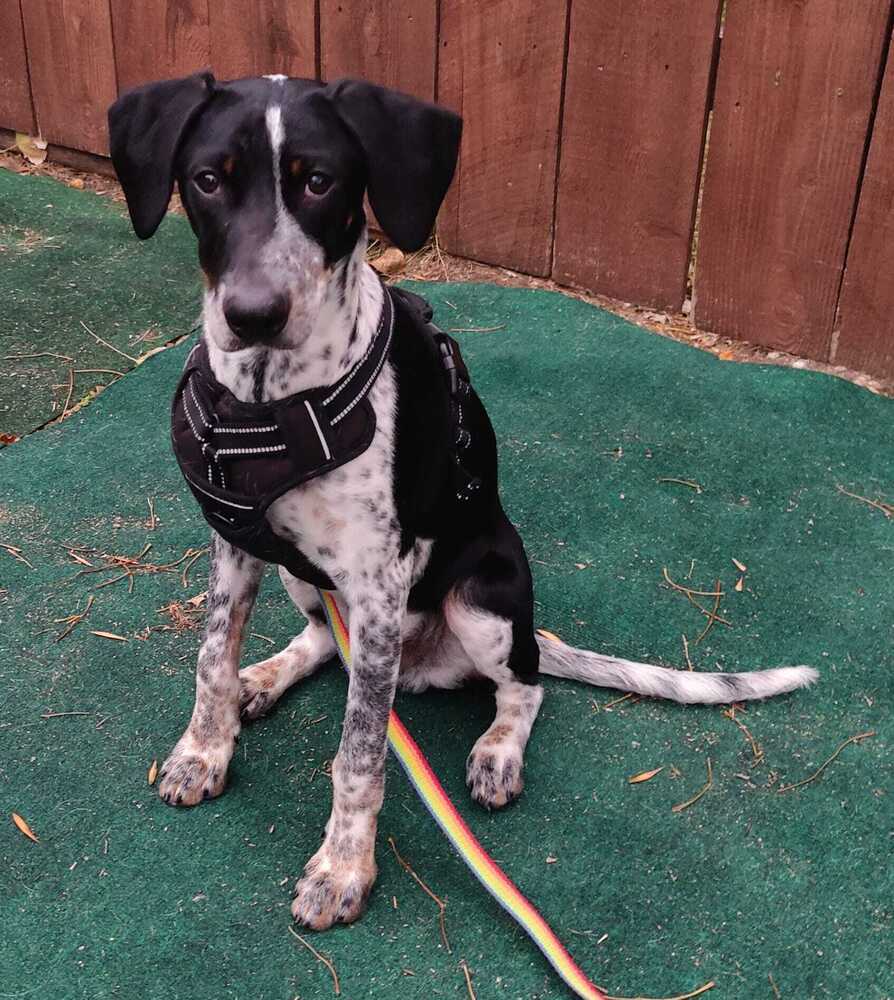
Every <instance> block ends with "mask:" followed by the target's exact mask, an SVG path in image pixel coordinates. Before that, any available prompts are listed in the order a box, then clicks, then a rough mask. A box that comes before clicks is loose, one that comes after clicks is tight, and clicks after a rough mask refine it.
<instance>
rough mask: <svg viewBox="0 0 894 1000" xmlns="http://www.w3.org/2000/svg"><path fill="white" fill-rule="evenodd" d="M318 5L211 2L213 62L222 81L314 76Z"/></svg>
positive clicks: (289, 0) (277, 0) (292, 0)
mask: <svg viewBox="0 0 894 1000" xmlns="http://www.w3.org/2000/svg"><path fill="white" fill-rule="evenodd" d="M314 20H315V18H314V0H211V2H210V21H211V63H212V66H213V68H214V72H215V73H216V74H217V76H219V77H220V78H221V79H235V78H236V77H241V76H260V75H262V74H264V73H285V74H286V75H287V76H301V77H310V78H312V77H314V76H316V28H315V25H314Z"/></svg>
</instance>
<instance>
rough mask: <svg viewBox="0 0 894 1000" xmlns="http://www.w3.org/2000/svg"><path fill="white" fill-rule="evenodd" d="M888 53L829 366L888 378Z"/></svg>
mask: <svg viewBox="0 0 894 1000" xmlns="http://www.w3.org/2000/svg"><path fill="white" fill-rule="evenodd" d="M892 164H894V48H892V49H891V54H890V55H889V56H888V66H887V69H886V71H885V78H884V81H883V83H882V91H881V94H880V96H879V105H878V113H877V115H876V118H875V128H874V129H873V132H872V145H871V146H870V147H869V157H868V159H867V161H866V173H865V174H864V177H863V186H862V188H861V190H860V205H859V207H858V209H857V218H856V222H855V224H854V231H853V234H852V236H851V244H850V247H849V250H848V256H847V268H846V270H845V273H844V285H843V287H842V290H841V300H840V303H839V307H838V321H837V323H836V330H835V333H834V334H833V336H832V345H831V351H830V357H829V360H830V361H832V362H834V363H835V364H840V365H847V366H848V367H849V368H856V369H859V370H860V371H866V372H871V373H872V374H873V375H881V376H883V377H887V378H894V333H892V331H894V170H892Z"/></svg>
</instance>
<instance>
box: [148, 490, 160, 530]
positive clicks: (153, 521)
mask: <svg viewBox="0 0 894 1000" xmlns="http://www.w3.org/2000/svg"><path fill="white" fill-rule="evenodd" d="M146 503H147V504H148V505H149V523H148V524H147V525H146V528H147V529H148V530H149V531H155V529H156V528H157V527H158V518H157V517H156V516H155V502H154V501H153V499H152V497H146Z"/></svg>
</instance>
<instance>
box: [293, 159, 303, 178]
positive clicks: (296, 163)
mask: <svg viewBox="0 0 894 1000" xmlns="http://www.w3.org/2000/svg"><path fill="white" fill-rule="evenodd" d="M303 166H304V164H303V163H302V162H301V160H299V159H294V160H292V161H291V163H289V173H290V174H291V175H292V176H293V177H297V176H298V175H299V174H300V173H301V169H302V167H303Z"/></svg>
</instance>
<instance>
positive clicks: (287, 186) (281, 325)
mask: <svg viewBox="0 0 894 1000" xmlns="http://www.w3.org/2000/svg"><path fill="white" fill-rule="evenodd" d="M461 127H462V123H461V120H460V118H459V117H458V116H457V115H455V114H453V113H452V112H450V111H447V110H445V109H444V108H439V107H436V106H435V105H431V104H426V103H424V102H422V101H418V100H416V99H415V98H412V97H408V96H406V95H403V94H398V93H395V92H394V91H390V90H386V89H384V88H382V87H377V86H374V85H373V84H369V83H364V82H361V81H358V80H342V81H340V82H338V83H334V84H330V85H324V84H321V83H318V82H316V81H313V80H295V79H287V78H285V77H281V76H276V77H269V78H267V77H264V78H260V79H251V80H238V81H234V82H231V83H221V82H217V81H215V79H214V78H213V77H212V76H211V74H210V73H198V74H196V75H194V76H189V77H186V78H184V79H181V80H166V81H163V82H161V83H152V84H148V85H146V86H143V87H138V88H137V89H135V90H131V91H129V92H128V93H126V94H124V95H123V96H122V97H120V98H119V99H118V100H117V101H116V102H115V103H114V104H113V105H112V107H111V108H110V109H109V133H110V138H111V151H112V161H113V163H114V165H115V169H116V171H117V173H118V177H119V179H120V181H121V185H122V187H123V188H124V194H125V197H126V199H127V207H128V209H129V210H130V217H131V221H132V222H133V227H134V229H135V231H136V233H137V235H138V236H139V237H140V238H142V239H147V238H148V237H150V236H151V235H152V234H153V233H154V232H155V230H156V229H157V228H158V225H159V223H160V222H161V220H162V218H163V217H164V214H165V211H166V210H167V206H168V202H169V200H170V197H171V193H172V191H173V188H174V182H175V181H176V182H177V185H178V187H179V190H180V195H181V198H182V200H183V204H184V207H185V208H186V212H187V215H188V216H189V220H190V222H191V223H192V227H193V230H194V231H195V233H196V236H197V237H198V241H199V259H200V261H201V264H202V268H203V270H204V272H205V275H206V277H207V281H208V285H209V295H208V302H207V303H206V307H210V308H212V309H216V310H218V311H219V313H220V316H221V317H222V319H224V320H225V322H220V323H216V324H214V325H213V326H214V329H215V333H214V334H213V335H214V336H215V339H216V340H217V342H218V346H219V347H221V348H222V349H224V350H238V349H240V348H242V347H245V346H246V344H251V343H258V342H264V343H270V344H275V345H276V346H279V347H297V346H300V345H301V344H302V343H303V342H304V341H305V340H306V339H307V337H308V336H309V333H310V329H311V327H312V324H313V320H314V318H315V317H316V316H317V315H318V314H319V312H320V309H321V308H322V306H323V304H324V302H325V301H326V299H327V296H331V294H332V287H331V282H332V281H333V279H334V276H335V275H336V273H340V274H341V275H342V282H343V281H344V271H345V263H346V258H348V257H350V256H351V254H352V253H353V251H354V250H355V248H356V246H357V243H358V241H359V240H360V237H361V235H362V234H363V233H364V232H365V219H364V207H363V196H364V193H365V192H367V191H368V193H369V200H370V204H371V205H372V208H373V210H374V211H375V213H376V217H377V218H378V220H379V223H380V224H381V226H382V228H383V229H384V230H385V232H386V234H387V235H388V236H389V237H390V239H391V240H392V241H393V242H394V243H395V244H396V245H397V246H399V247H400V248H401V249H403V250H416V249H418V248H419V247H420V246H421V245H422V244H423V243H424V242H425V240H426V239H427V237H428V235H429V233H430V232H431V229H432V226H433V225H434V221H435V216H436V215H437V212H438V209H439V207H440V205H441V201H442V200H443V198H444V195H445V194H446V192H447V188H448V187H449V185H450V181H451V179H452V177H453V171H454V168H455V166H456V158H457V154H458V151H459V140H460V132H461Z"/></svg>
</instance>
